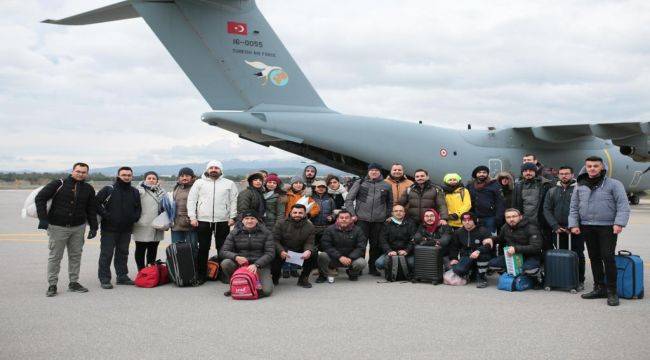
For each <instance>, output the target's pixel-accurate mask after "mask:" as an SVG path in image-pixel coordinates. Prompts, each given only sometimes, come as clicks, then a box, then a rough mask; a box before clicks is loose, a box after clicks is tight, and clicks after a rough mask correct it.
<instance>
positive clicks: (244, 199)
mask: <svg viewBox="0 0 650 360" xmlns="http://www.w3.org/2000/svg"><path fill="white" fill-rule="evenodd" d="M246 181H247V182H248V187H247V188H246V189H244V190H243V191H242V192H240V193H239V195H237V214H239V215H240V216H241V214H242V213H243V212H244V211H246V210H255V211H256V212H257V214H259V218H260V220H263V219H264V218H265V216H266V201H265V200H264V193H265V189H264V175H262V173H252V174H250V175H248V177H247V178H246Z"/></svg>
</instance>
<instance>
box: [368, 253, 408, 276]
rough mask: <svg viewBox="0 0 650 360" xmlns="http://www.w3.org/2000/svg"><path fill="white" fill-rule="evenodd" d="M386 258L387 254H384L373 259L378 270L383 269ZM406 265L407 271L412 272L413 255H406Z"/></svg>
mask: <svg viewBox="0 0 650 360" xmlns="http://www.w3.org/2000/svg"><path fill="white" fill-rule="evenodd" d="M386 258H388V255H386V254H384V255H382V256H380V257H379V258H378V259H377V261H375V267H376V268H377V269H378V270H384V269H385V268H386ZM406 265H407V266H408V267H409V271H411V272H413V269H415V256H413V255H407V256H406Z"/></svg>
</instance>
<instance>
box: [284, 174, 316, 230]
mask: <svg viewBox="0 0 650 360" xmlns="http://www.w3.org/2000/svg"><path fill="white" fill-rule="evenodd" d="M289 185H290V187H289V190H287V205H286V208H285V211H284V218H285V219H286V218H287V217H289V213H290V212H291V208H292V207H293V206H294V205H295V204H298V202H300V203H302V204H303V205H305V207H307V217H309V218H314V217H316V215H318V213H319V212H320V208H319V207H318V204H316V203H315V202H314V199H313V198H312V197H311V195H307V194H306V192H307V188H306V186H305V181H304V180H303V178H302V176H294V177H292V178H291V184H289Z"/></svg>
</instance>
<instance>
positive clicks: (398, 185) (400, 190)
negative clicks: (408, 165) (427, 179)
mask: <svg viewBox="0 0 650 360" xmlns="http://www.w3.org/2000/svg"><path fill="white" fill-rule="evenodd" d="M384 181H386V183H387V184H388V185H390V186H391V188H392V191H393V205H397V204H399V200H400V198H401V197H402V194H404V193H405V192H406V189H408V188H409V187H411V185H413V181H411V180H409V179H408V178H407V177H406V175H404V165H402V164H400V163H394V164H393V166H391V167H390V175H389V176H388V177H387V178H386V180H384Z"/></svg>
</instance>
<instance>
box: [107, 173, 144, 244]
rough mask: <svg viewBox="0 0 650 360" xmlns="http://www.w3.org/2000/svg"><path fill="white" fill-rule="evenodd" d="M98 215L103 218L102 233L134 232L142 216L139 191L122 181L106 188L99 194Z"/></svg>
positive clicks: (118, 180)
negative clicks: (134, 226)
mask: <svg viewBox="0 0 650 360" xmlns="http://www.w3.org/2000/svg"><path fill="white" fill-rule="evenodd" d="M107 199H108V200H107ZM97 213H98V214H99V215H101V217H102V231H108V232H132V231H133V224H135V223H136V222H138V220H140V215H141V214H142V208H141V206H140V193H139V192H138V189H136V188H134V187H133V186H131V183H125V182H123V181H122V180H120V179H117V181H115V183H114V184H113V186H105V187H104V188H103V189H101V190H99V192H98V193H97Z"/></svg>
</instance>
